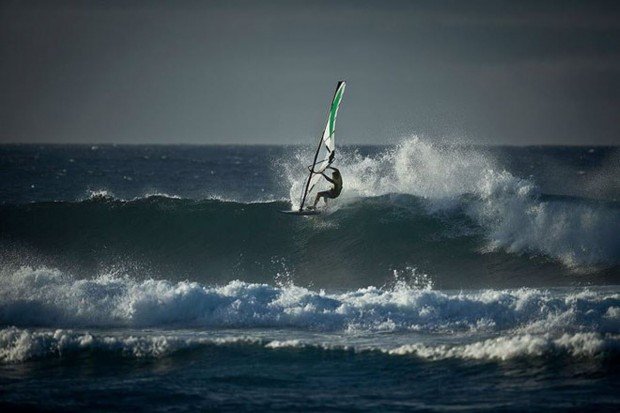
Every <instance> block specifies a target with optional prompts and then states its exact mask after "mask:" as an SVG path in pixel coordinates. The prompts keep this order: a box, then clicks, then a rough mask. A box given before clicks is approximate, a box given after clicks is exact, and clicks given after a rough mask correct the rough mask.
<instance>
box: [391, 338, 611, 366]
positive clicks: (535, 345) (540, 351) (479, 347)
mask: <svg viewBox="0 0 620 413" xmlns="http://www.w3.org/2000/svg"><path fill="white" fill-rule="evenodd" d="M618 350H620V335H617V334H615V335H601V334H597V333H576V334H563V335H561V336H560V337H553V336H551V335H549V334H544V335H532V334H525V335H515V336H505V337H504V336H503V337H498V338H493V339H488V340H484V341H478V342H474V343H470V344H464V345H439V346H429V345H425V344H421V343H416V344H408V345H404V346H401V347H398V348H395V349H391V350H384V351H385V352H387V353H388V354H392V355H407V354H412V355H416V356H418V357H421V358H425V359H429V360H442V359H451V358H458V359H472V360H502V361H505V360H511V359H518V358H526V357H528V358H529V357H543V356H561V355H566V356H572V357H580V358H590V357H595V356H598V355H604V354H605V353H613V354H617V353H618Z"/></svg>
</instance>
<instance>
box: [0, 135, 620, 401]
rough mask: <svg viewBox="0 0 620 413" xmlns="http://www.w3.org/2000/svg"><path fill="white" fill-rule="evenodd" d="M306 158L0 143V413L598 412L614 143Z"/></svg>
mask: <svg viewBox="0 0 620 413" xmlns="http://www.w3.org/2000/svg"><path fill="white" fill-rule="evenodd" d="M311 152H312V150H311V149H310V148H301V147H262V146H261V147H251V146H250V147H244V146H231V147H225V146H224V147H221V146H218V147H209V146H205V147H187V146H94V147H90V146H62V145H60V146H58V145H54V146H45V145H44V146H37V145H3V146H0V178H1V179H0V264H1V267H0V279H1V280H2V281H1V283H0V386H1V387H2V389H3V391H2V392H0V405H2V406H3V407H7V408H37V407H41V406H47V407H50V406H51V408H53V409H63V410H80V409H83V408H85V407H86V406H89V407H91V408H96V409H100V410H113V409H118V408H120V407H123V408H127V406H131V408H132V409H134V410H139V411H141V410H145V411H147V410H148V411H157V410H169V409H177V410H186V409H191V408H194V409H195V408H200V409H216V410H235V411H239V410H256V409H268V410H274V411H280V410H281V411H290V410H309V411H316V410H358V411H376V410H396V411H398V410H410V409H422V410H432V411H444V410H452V409H454V408H465V409H469V410H485V411H496V410H512V411H522V410H534V411H538V410H543V409H544V410H554V409H559V410H566V409H578V410H579V409H598V410H609V411H614V410H617V409H618V407H619V405H620V400H619V399H618V398H617V396H615V390H614V389H615V388H616V387H617V385H618V384H619V380H618V379H619V377H620V374H619V373H620V371H619V370H618V368H617V365H618V363H617V361H618V358H619V356H620V287H618V285H619V284H620V283H619V281H620V278H619V275H620V273H619V270H620V237H619V236H618V234H620V203H619V199H620V198H619V196H620V187H618V182H620V179H619V177H620V175H619V173H620V170H619V167H618V165H620V163H619V162H618V161H620V151H618V149H617V148H615V147H595V148H588V147H529V148H503V147H499V148H498V147H476V146H467V145H439V144H435V143H431V142H428V141H425V140H423V139H420V138H417V137H412V138H407V139H404V140H403V141H401V142H400V143H398V144H396V145H392V146H383V147H345V148H343V149H342V150H340V149H339V158H338V164H337V166H338V168H339V169H340V170H341V172H342V175H343V178H344V189H343V192H342V195H341V196H340V197H339V198H338V199H337V200H335V201H334V202H331V203H330V205H329V207H328V209H327V211H326V213H325V214H322V215H320V216H317V217H291V216H288V215H285V214H281V213H280V212H279V211H281V210H285V209H291V208H296V207H298V205H299V202H300V195H301V191H302V185H303V183H304V180H305V178H306V175H305V173H306V172H305V171H306V170H305V166H306V164H307V159H308V157H309V156H310V155H311ZM52 378H53V379H52ZM439 383H441V386H439V385H438V384H439ZM317 389H321V391H318V390H317ZM83 394H92V395H93V396H84V397H82V396H80V395H83ZM97 394H106V395H112V396H113V397H105V398H101V397H97V396H96V395H97ZM164 395H165V397H164Z"/></svg>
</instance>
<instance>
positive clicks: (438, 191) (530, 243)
mask: <svg viewBox="0 0 620 413" xmlns="http://www.w3.org/2000/svg"><path fill="white" fill-rule="evenodd" d="M303 155H304V154H300V155H299V156H298V157H297V158H296V161H295V164H294V165H289V166H288V167H287V168H286V170H287V171H288V176H289V181H290V184H291V190H290V195H291V203H292V204H293V206H294V207H296V206H298V205H299V199H298V198H299V194H300V193H301V189H302V185H303V182H304V179H305V176H304V175H303V174H302V173H301V172H299V171H302V172H303V171H304V169H303V168H301V167H300V165H299V164H301V163H303V161H304V160H305V159H307V157H305V156H303ZM338 167H339V168H340V169H341V171H342V173H343V176H345V177H346V181H345V185H344V189H343V193H342V195H341V197H340V198H339V199H337V200H335V201H333V202H332V205H333V206H332V210H337V209H338V207H339V206H342V205H344V204H346V203H348V202H351V201H353V200H355V199H357V198H359V197H369V196H379V195H385V194H388V193H402V194H411V195H414V196H417V197H420V198H422V199H425V200H426V201H427V207H428V209H429V212H430V213H433V212H436V211H442V210H446V209H450V208H454V207H456V206H459V205H463V196H465V195H467V196H469V197H468V198H467V199H468V201H467V202H466V203H465V206H466V208H465V212H466V213H467V215H469V216H470V217H471V218H472V219H473V220H474V221H475V222H477V223H478V224H480V225H481V226H482V227H483V228H485V232H486V235H487V239H488V243H487V247H486V248H485V249H484V251H493V250H496V249H503V250H505V251H508V252H511V253H529V254H534V255H536V254H543V255H546V256H548V257H551V258H553V259H556V260H558V261H560V262H562V263H564V264H565V265H566V266H568V267H570V268H574V269H576V270H580V271H583V270H587V269H589V268H594V267H597V266H607V265H616V264H618V259H619V258H620V239H619V238H618V236H617V234H618V233H620V213H619V212H618V210H617V209H611V208H607V207H602V206H601V207H596V206H593V205H587V204H583V203H582V204H579V203H577V202H565V201H543V200H541V197H540V194H539V189H538V187H537V186H536V185H535V184H534V183H533V182H531V181H529V180H526V179H521V178H519V177H516V176H514V175H512V174H510V173H509V172H507V171H505V170H503V168H501V167H499V166H498V165H496V164H495V163H494V162H493V161H492V160H491V159H489V158H488V157H487V156H484V155H483V154H480V153H477V152H475V151H474V150H473V149H468V150H464V149H463V148H458V147H445V146H437V145H434V144H432V143H429V142H425V141H422V140H420V139H418V138H417V137H414V138H412V139H408V140H405V141H403V142H402V143H401V144H399V145H397V146H396V147H395V148H394V149H390V150H387V151H385V152H383V153H381V154H379V155H377V156H373V157H364V156H360V155H359V154H357V153H353V154H341V157H340V160H339V164H338ZM472 196H473V198H474V199H473V200H472V199H471V197H472Z"/></svg>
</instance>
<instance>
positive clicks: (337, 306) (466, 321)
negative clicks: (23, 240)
mask: <svg viewBox="0 0 620 413" xmlns="http://www.w3.org/2000/svg"><path fill="white" fill-rule="evenodd" d="M0 324H1V325H13V326H18V327H61V328H77V327H106V328H109V327H123V328H125V327H130V328H143V327H174V328H177V327H178V328H193V327H212V328H240V327H250V328H252V327H265V328H272V327H275V328H285V327H286V328H299V329H306V330H309V331H349V332H354V331H366V332H367V331H387V332H394V331H409V332H411V331H415V332H454V331H463V332H471V331H489V332H496V331H504V330H518V331H521V332H523V333H538V332H548V331H563V332H566V331H574V332H582V331H584V330H585V331H587V332H598V333H619V332H620V295H618V294H617V293H615V292H608V291H607V290H605V289H603V290H593V291H590V290H582V291H578V292H557V291H554V292H553V293H552V292H550V291H547V290H540V289H519V290H482V291H478V292H459V293H448V292H441V291H435V290H430V289H415V288H411V287H408V286H407V285H406V284H405V283H403V282H399V283H397V284H396V285H394V286H392V287H390V288H377V287H367V288H361V289H357V290H351V291H346V292H342V293H327V292H325V291H322V290H321V291H313V290H310V289H307V288H302V287H298V286H294V285H289V286H282V287H277V286H271V285H268V284H251V283H246V282H242V281H233V282H230V283H228V284H225V285H222V286H207V285H203V284H200V283H196V282H188V281H183V282H170V281H166V280H152V279H151V280H144V281H137V280H134V279H130V278H128V277H124V278H118V277H114V276H102V277H98V278H96V279H76V278H73V277H72V276H70V275H68V274H65V273H62V272H60V271H58V270H50V269H46V268H40V269H32V268H27V267H24V268H21V269H19V270H17V271H15V272H13V273H10V274H3V282H2V285H1V286H0Z"/></svg>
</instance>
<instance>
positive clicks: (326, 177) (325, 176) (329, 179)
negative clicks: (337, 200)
mask: <svg viewBox="0 0 620 413" xmlns="http://www.w3.org/2000/svg"><path fill="white" fill-rule="evenodd" d="M321 175H323V178H325V179H327V180H328V181H329V182H331V183H332V184H334V185H335V184H336V182H334V180H333V179H331V178H330V177H329V176H327V175H325V174H324V173H323V172H321Z"/></svg>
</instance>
